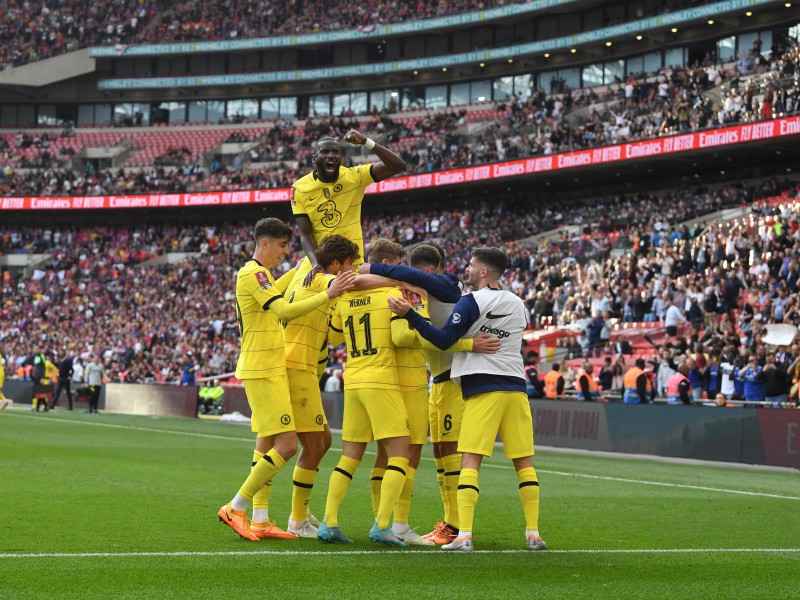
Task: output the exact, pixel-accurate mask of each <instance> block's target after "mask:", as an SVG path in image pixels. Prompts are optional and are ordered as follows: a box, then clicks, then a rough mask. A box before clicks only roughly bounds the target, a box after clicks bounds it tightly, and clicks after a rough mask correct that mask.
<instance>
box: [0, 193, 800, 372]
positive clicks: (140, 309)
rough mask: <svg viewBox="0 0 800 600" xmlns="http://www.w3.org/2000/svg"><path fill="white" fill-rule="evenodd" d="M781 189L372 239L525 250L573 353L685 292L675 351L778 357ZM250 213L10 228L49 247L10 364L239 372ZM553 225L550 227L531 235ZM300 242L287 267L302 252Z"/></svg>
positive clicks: (19, 307)
mask: <svg viewBox="0 0 800 600" xmlns="http://www.w3.org/2000/svg"><path fill="white" fill-rule="evenodd" d="M781 193H783V194H784V195H785V196H786V198H787V200H788V199H791V198H792V197H797V188H796V187H795V184H793V183H786V182H784V183H780V184H779V183H777V182H771V181H769V182H765V183H761V184H758V185H741V184H737V185H731V186H729V187H727V188H724V189H722V190H715V191H707V190H702V189H697V190H684V191H682V192H680V193H672V194H667V195H664V196H661V197H658V196H644V195H642V196H640V195H636V196H629V197H620V198H615V199H610V200H604V201H601V202H597V203H595V204H593V205H592V204H585V203H576V204H575V205H573V206H564V207H563V209H561V210H560V211H554V210H552V209H550V208H538V209H534V210H531V207H529V206H525V203H524V202H523V201H522V200H510V201H507V202H503V203H501V204H499V205H491V206H490V205H489V204H482V205H480V206H477V207H468V206H464V207H462V208H450V209H443V210H436V211H434V210H427V211H423V212H418V213H414V214H410V215H408V214H406V215H398V214H396V213H377V212H373V211H370V213H368V214H365V216H364V219H363V230H364V234H365V241H366V242H367V244H369V243H370V241H374V240H375V239H376V238H377V237H386V238H390V239H394V240H397V241H398V242H400V243H403V244H406V245H408V244H413V243H416V242H419V241H424V240H436V241H438V242H439V243H440V244H442V246H443V247H444V249H445V251H446V253H447V255H448V256H449V257H451V259H450V261H449V264H448V270H449V271H450V272H453V273H455V274H461V273H463V270H464V268H465V266H466V264H467V262H468V261H469V256H470V255H469V250H470V248H472V247H474V246H477V245H499V246H501V247H503V246H504V247H505V248H506V249H507V251H508V253H509V257H510V260H511V266H510V269H509V271H508V273H507V274H506V277H505V279H504V284H505V285H506V286H507V287H508V288H509V289H511V290H513V291H514V292H515V293H517V294H518V295H519V296H520V297H522V298H523V299H524V300H525V301H526V304H527V306H528V308H529V310H530V313H531V319H532V322H533V323H534V324H535V325H537V326H542V325H556V324H557V325H573V326H577V327H578V328H579V329H580V330H581V331H582V333H581V334H580V335H576V336H575V337H574V338H572V339H570V338H569V337H567V338H562V341H561V344H562V345H563V346H565V348H566V349H567V350H566V351H567V352H568V355H569V356H570V357H572V358H579V357H584V356H590V355H594V354H601V353H605V352H607V351H608V350H609V348H610V344H609V342H610V333H611V324H612V323H616V322H620V323H624V322H648V321H657V322H664V320H665V319H666V320H667V322H669V319H668V318H667V316H668V315H669V314H673V315H674V312H675V311H672V313H670V312H669V307H670V306H676V307H677V308H678V310H679V312H680V314H681V319H680V320H681V321H682V320H683V319H686V320H688V321H691V322H692V323H693V324H695V325H697V326H698V327H697V328H696V329H693V330H692V333H691V334H690V335H688V336H683V335H681V336H676V337H672V338H670V339H669V340H668V342H667V343H666V347H667V349H669V350H670V351H671V352H674V353H675V356H674V357H672V358H673V365H677V364H678V363H677V362H676V361H679V360H682V359H683V354H684V351H685V350H686V349H688V348H691V349H694V348H695V347H696V343H697V342H698V341H702V342H703V343H704V344H706V347H707V348H711V349H712V350H711V351H710V352H708V351H707V353H709V355H710V357H711V356H713V357H715V359H716V360H717V361H718V363H720V360H721V358H720V355H721V352H722V351H723V350H724V351H725V352H729V351H730V348H729V347H728V346H729V345H734V347H735V349H736V353H737V356H736V360H739V361H745V362H747V360H749V357H750V356H751V355H755V354H758V355H759V356H762V357H765V356H766V349H765V347H764V345H763V344H761V343H760V341H759V340H760V336H761V332H760V329H759V328H758V327H754V324H757V323H767V322H784V321H787V322H797V323H800V307H797V306H796V305H795V300H794V299H793V298H794V296H793V294H796V292H797V284H796V282H797V274H798V273H800V267H799V266H798V258H800V234H798V233H797V231H798V226H797V218H798V215H797V214H796V213H795V212H785V213H784V214H782V215H779V216H775V215H773V212H774V211H773V209H772V208H771V207H770V205H767V204H762V203H759V202H758V201H757V199H758V198H762V197H775V196H778V195H779V194H781ZM731 206H752V208H753V211H754V213H753V216H752V217H750V218H749V219H750V220H747V219H744V220H742V221H740V222H735V223H723V224H719V225H713V226H711V227H705V226H704V225H702V224H699V225H695V226H692V227H689V226H681V225H678V224H680V223H682V222H684V221H686V220H687V219H690V218H694V217H697V216H699V215H702V214H706V213H708V212H711V211H714V210H717V209H719V208H722V207H731ZM792 210H793V211H797V210H798V209H797V208H796V207H795V208H793V209H792ZM610 214H613V215H615V216H614V218H613V219H612V218H610V217H609V216H608V215H610ZM565 225H571V226H573V227H572V228H570V230H569V231H568V230H567V229H565V228H564V227H562V226H565ZM779 225H780V227H779ZM250 226H251V225H250V224H238V223H233V224H223V225H219V224H217V225H208V226H203V227H199V226H187V227H182V228H179V227H174V226H164V225H149V226H146V227H139V228H134V229H131V230H124V231H123V230H119V229H112V228H96V229H86V228H78V227H74V226H73V227H62V228H58V227H53V228H48V229H45V230H42V229H41V228H13V229H11V228H4V229H2V230H0V251H2V252H20V251H27V252H30V253H37V254H38V253H48V254H50V255H51V258H50V259H49V263H47V264H44V265H42V266H40V267H39V270H38V271H37V272H36V273H35V275H34V276H33V277H32V278H30V279H22V280H15V279H14V278H12V277H11V276H10V275H9V274H8V273H7V272H6V273H4V274H3V281H2V298H3V303H2V311H0V344H2V346H3V353H4V354H5V355H6V358H7V360H6V364H7V368H8V369H9V371H10V372H9V375H14V374H15V373H14V371H15V369H17V367H18V366H22V364H23V363H24V361H25V359H26V358H27V357H29V356H30V354H31V352H32V348H33V347H34V346H37V345H42V346H43V347H46V348H48V349H49V350H51V351H53V352H55V353H57V354H58V356H59V357H63V356H64V355H65V354H71V355H75V356H80V355H84V356H89V355H90V354H92V353H97V354H100V356H101V357H102V358H103V360H104V362H105V366H106V370H107V373H109V376H110V377H111V378H112V380H114V381H125V382H141V381H160V382H168V383H178V382H179V381H180V380H181V375H182V371H183V365H184V362H185V360H186V357H187V355H188V354H189V353H190V352H191V353H192V356H193V357H194V358H193V359H192V360H194V361H197V363H198V364H199V365H201V369H202V371H203V372H204V373H207V374H215V373H221V372H229V371H231V370H232V369H233V366H234V365H235V361H236V356H237V353H238V331H237V325H236V321H235V319H234V315H233V312H232V310H231V303H232V296H231V294H232V289H233V287H234V286H233V283H234V279H235V273H236V270H237V269H238V267H239V266H240V265H241V264H242V263H243V261H244V260H246V257H247V256H249V253H250V252H251V248H250V246H251V245H252V242H250V241H243V240H249V228H250ZM559 227H561V231H562V233H559V230H558V229H556V228H559ZM552 229H556V231H555V232H554V233H553V232H552ZM548 230H550V231H551V235H549V236H545V237H544V238H542V239H541V240H537V239H536V238H533V239H532V240H525V238H528V237H529V236H532V235H535V234H537V233H541V232H543V231H548ZM456 232H458V235H456ZM701 234H702V235H701ZM587 247H588V248H589V251H587ZM296 250H297V252H299V244H296ZM612 250H617V251H616V252H614V253H613V254H612ZM173 251H183V252H193V253H197V254H196V255H194V256H192V257H191V258H189V259H188V260H186V261H184V262H182V263H180V264H178V265H167V264H162V265H157V266H150V265H141V266H137V265H138V264H139V263H142V262H144V261H146V260H148V259H150V258H152V257H155V256H159V255H162V254H164V253H168V252H173ZM297 252H296V253H295V255H294V256H292V257H291V258H287V260H286V261H285V262H284V263H283V264H282V265H281V266H280V267H279V268H278V269H277V272H276V274H280V272H283V271H285V270H288V269H289V268H290V267H291V265H292V264H294V262H295V261H297V260H298V259H299V257H300V255H299V254H298V253H297ZM782 289H783V290H785V291H783V292H782V291H781V290H782ZM210 290H219V293H209V291H210ZM743 290H744V291H745V292H744V293H741V292H742V291H743ZM781 298H785V301H784V300H780V301H778V302H777V305H776V303H775V302H776V299H781ZM736 309H738V310H739V312H734V313H732V312H731V311H733V310H736ZM684 315H685V316H684ZM731 315H733V318H734V320H731ZM748 315H749V316H748ZM795 319H797V321H795ZM668 324H669V323H668ZM681 333H682V334H683V333H684V332H683V330H681ZM86 340H91V341H90V342H89V343H87V342H86ZM662 352H665V350H662ZM342 358H343V356H342V350H341V349H332V351H331V365H332V367H338V365H339V364H341V362H342ZM720 364H721V363H720ZM616 383H617V384H618V383H619V382H618V381H617V382H616Z"/></svg>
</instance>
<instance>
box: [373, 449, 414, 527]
mask: <svg viewBox="0 0 800 600" xmlns="http://www.w3.org/2000/svg"><path fill="white" fill-rule="evenodd" d="M406 469H408V459H407V458H401V457H399V456H392V457H390V458H389V464H388V465H386V473H385V474H384V475H383V483H382V484H381V502H380V506H379V507H378V516H377V517H376V519H375V521H376V522H377V523H378V528H379V529H386V528H387V527H388V526H389V521H390V519H391V518H392V512H393V511H394V508H395V505H396V504H397V499H398V498H400V493H401V492H402V491H403V486H404V485H405V484H406Z"/></svg>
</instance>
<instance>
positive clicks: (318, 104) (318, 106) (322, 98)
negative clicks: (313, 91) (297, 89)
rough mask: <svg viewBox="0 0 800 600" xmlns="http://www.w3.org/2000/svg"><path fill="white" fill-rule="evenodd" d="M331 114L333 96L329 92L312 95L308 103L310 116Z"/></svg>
mask: <svg viewBox="0 0 800 600" xmlns="http://www.w3.org/2000/svg"><path fill="white" fill-rule="evenodd" d="M329 114H331V97H330V96H329V95H328V94H321V95H318V96H311V99H310V101H309V105H308V115H309V116H310V117H321V116H327V115H329Z"/></svg>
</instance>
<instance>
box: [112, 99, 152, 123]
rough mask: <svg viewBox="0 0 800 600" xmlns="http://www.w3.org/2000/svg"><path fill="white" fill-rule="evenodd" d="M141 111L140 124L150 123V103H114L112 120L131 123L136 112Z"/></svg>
mask: <svg viewBox="0 0 800 600" xmlns="http://www.w3.org/2000/svg"><path fill="white" fill-rule="evenodd" d="M137 112H140V113H142V125H144V126H148V125H150V105H149V104H138V103H130V102H122V103H119V104H115V105H114V122H115V123H122V124H125V125H128V126H129V125H133V124H134V123H135V119H136V113H137Z"/></svg>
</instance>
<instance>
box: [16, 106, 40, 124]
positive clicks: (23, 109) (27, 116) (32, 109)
mask: <svg viewBox="0 0 800 600" xmlns="http://www.w3.org/2000/svg"><path fill="white" fill-rule="evenodd" d="M17 122H18V124H19V125H20V126H25V127H27V126H31V127H32V126H33V125H34V124H35V122H36V106H34V105H33V104H21V105H20V107H19V110H18V111H17Z"/></svg>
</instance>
